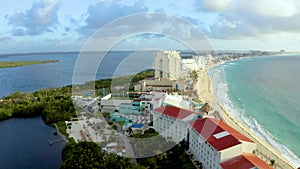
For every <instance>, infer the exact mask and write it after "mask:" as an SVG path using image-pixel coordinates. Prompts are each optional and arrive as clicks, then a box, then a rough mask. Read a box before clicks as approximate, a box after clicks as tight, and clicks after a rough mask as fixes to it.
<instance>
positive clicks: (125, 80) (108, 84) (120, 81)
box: [75, 69, 154, 96]
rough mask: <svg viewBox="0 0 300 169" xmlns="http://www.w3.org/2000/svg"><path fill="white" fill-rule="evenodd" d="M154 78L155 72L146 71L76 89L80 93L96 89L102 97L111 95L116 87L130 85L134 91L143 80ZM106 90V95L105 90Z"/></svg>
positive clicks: (91, 83) (99, 81) (130, 89)
mask: <svg viewBox="0 0 300 169" xmlns="http://www.w3.org/2000/svg"><path fill="white" fill-rule="evenodd" d="M151 77H154V70H152V69H151V70H145V71H142V72H139V73H137V74H135V75H128V76H121V77H116V78H114V79H101V80H96V81H95V82H94V81H90V82H87V83H85V84H83V85H79V86H76V87H75V89H76V90H78V91H84V90H87V89H93V88H95V89H96V95H97V96H102V95H105V94H107V93H111V89H112V88H113V87H115V86H124V85H126V84H128V85H129V91H133V86H134V84H136V83H137V82H139V81H140V80H143V79H147V78H151ZM103 89H105V93H103V92H104V90H103Z"/></svg>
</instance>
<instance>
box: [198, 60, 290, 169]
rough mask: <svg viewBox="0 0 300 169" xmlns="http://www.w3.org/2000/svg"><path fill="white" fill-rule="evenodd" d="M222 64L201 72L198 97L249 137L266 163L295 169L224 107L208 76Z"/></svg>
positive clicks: (220, 116) (217, 114) (209, 66)
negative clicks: (273, 162)
mask: <svg viewBox="0 0 300 169" xmlns="http://www.w3.org/2000/svg"><path fill="white" fill-rule="evenodd" d="M220 64H222V63H215V64H212V65H208V67H207V68H205V69H203V70H201V71H200V72H199V75H198V81H197V83H196V87H197V92H198V97H199V99H200V100H202V101H203V102H207V103H209V104H210V105H211V106H212V108H213V109H214V110H215V112H217V113H213V114H214V116H215V117H216V118H219V119H221V120H223V121H224V122H226V123H227V124H228V125H230V126H232V127H233V128H235V129H237V130H238V131H240V132H241V133H243V134H244V135H246V136H247V137H249V138H251V139H252V140H253V141H254V142H255V143H256V144H257V151H256V152H254V153H255V154H256V155H257V156H259V157H260V158H262V159H263V160H264V161H265V162H267V163H270V160H271V159H272V160H275V164H274V166H273V167H274V168H279V169H293V168H294V167H293V165H292V164H291V162H289V161H288V160H286V159H285V158H284V157H283V156H282V154H281V153H280V152H279V151H278V150H277V149H276V148H274V147H273V146H272V145H270V143H268V142H267V141H266V140H264V139H263V138H261V137H260V136H259V135H257V134H256V133H255V132H254V131H251V130H250V128H249V127H248V126H247V125H246V124H244V122H242V121H240V120H239V119H237V118H235V117H234V116H232V115H231V114H230V113H228V111H226V110H225V108H224V107H223V106H222V104H221V102H220V101H219V100H218V98H217V97H216V96H215V93H213V92H212V86H211V79H210V77H209V75H208V71H209V70H210V69H211V68H213V67H216V66H218V65H220Z"/></svg>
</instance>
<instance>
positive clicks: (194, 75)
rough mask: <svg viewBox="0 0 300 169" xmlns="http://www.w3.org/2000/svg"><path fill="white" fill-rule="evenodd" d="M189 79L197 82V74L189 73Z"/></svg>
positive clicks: (194, 72)
mask: <svg viewBox="0 0 300 169" xmlns="http://www.w3.org/2000/svg"><path fill="white" fill-rule="evenodd" d="M190 77H191V78H192V79H193V80H197V79H198V73H197V72H196V71H195V70H193V71H192V72H191V73H190Z"/></svg>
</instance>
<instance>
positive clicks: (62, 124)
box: [56, 121, 69, 138]
mask: <svg viewBox="0 0 300 169" xmlns="http://www.w3.org/2000/svg"><path fill="white" fill-rule="evenodd" d="M56 127H57V129H58V131H59V132H60V133H61V134H62V135H64V136H66V138H69V134H68V133H67V126H66V124H65V122H64V121H59V122H57V123H56Z"/></svg>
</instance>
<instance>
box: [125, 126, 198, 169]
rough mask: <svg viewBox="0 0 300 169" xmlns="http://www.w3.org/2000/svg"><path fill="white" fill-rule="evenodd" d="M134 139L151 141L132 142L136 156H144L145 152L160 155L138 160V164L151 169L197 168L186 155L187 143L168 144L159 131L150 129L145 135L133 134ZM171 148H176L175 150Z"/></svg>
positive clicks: (135, 140) (134, 140)
mask: <svg viewBox="0 0 300 169" xmlns="http://www.w3.org/2000/svg"><path fill="white" fill-rule="evenodd" d="M131 137H133V138H149V139H138V140H137V139H133V140H132V141H131V144H132V147H133V149H134V153H135V155H138V156H142V155H143V154H144V153H145V152H148V153H151V154H158V155H156V156H153V157H148V158H138V159H137V162H138V163H139V164H140V165H143V166H145V167H147V168H151V169H169V168H178V169H195V168H196V167H195V166H194V164H193V163H192V162H191V160H190V158H189V156H188V155H187V154H186V153H185V150H187V143H186V142H184V141H182V142H180V144H178V145H176V146H174V145H175V143H173V142H168V141H167V140H166V139H165V138H164V137H162V136H160V135H159V133H158V132H157V131H155V130H154V129H152V128H150V129H148V130H145V131H144V133H143V134H142V133H137V134H133V135H132V136H131ZM170 146H174V147H173V148H172V147H170ZM168 148H169V149H170V150H168V151H167V152H160V151H161V150H164V149H168ZM148 155H149V154H148Z"/></svg>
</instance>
